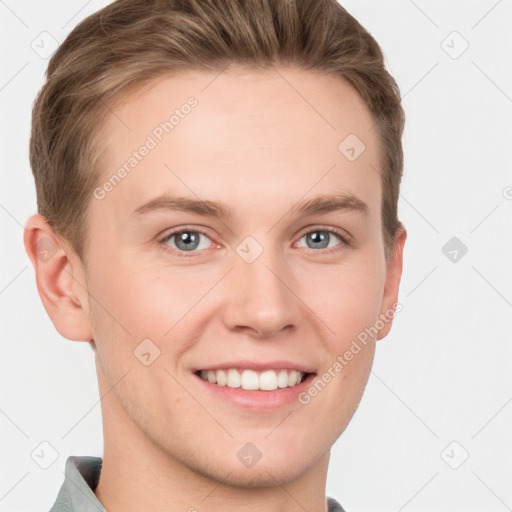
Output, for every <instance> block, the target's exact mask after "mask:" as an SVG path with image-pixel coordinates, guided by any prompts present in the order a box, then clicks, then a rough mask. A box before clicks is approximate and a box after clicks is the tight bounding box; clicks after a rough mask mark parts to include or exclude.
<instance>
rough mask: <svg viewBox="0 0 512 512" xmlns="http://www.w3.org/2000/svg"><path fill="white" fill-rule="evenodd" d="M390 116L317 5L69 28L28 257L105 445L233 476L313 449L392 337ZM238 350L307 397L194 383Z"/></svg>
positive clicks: (291, 469) (42, 123)
mask: <svg viewBox="0 0 512 512" xmlns="http://www.w3.org/2000/svg"><path fill="white" fill-rule="evenodd" d="M403 125H404V115H403V110H402V107H401V104H400V94H399V91H398V87H397V85H396V83H395V81H394V80H393V78H392V77H391V76H390V75H389V73H388V72H387V71H386V69H385V66H384V62H383V54H382V52H381V50H380V48H379V46H378V44H377V43H376V41H375V40H374V39H373V38H372V37H371V36H370V34H369V33H368V32H367V31H366V30H365V29H364V28H363V27H362V26H361V25H360V24H359V23H358V22H357V21H356V20H355V19H354V18H353V17H352V16H350V14H348V13H347V12H346V11H345V10H344V9H343V8H342V7H341V6H340V5H339V4H338V3H337V2H336V1H335V0H319V1H317V2H309V1H307V0H304V1H300V0H297V1H293V2H292V1H289V0H278V1H268V0H253V1H250V2H249V1H248V2H240V1H238V0H225V1H224V2H212V1H208V0H205V1H199V0H181V1H175V2H173V1H150V2H148V1H146V0H145V1H137V0H133V1H129V0H119V1H117V2H114V3H113V4H111V5H109V6H107V7H106V8H104V9H102V10H101V11H99V12H97V13H95V14H93V15H92V16H90V17H88V18H87V19H85V20H84V21H83V22H81V23H80V24H79V25H78V26H77V27H76V28H75V29H74V30H73V31H72V33H71V34H70V35H69V36H68V38H67V39H66V40H65V41H64V43H63V44H62V45H61V46H60V48H59V49H58V50H57V52H56V53H55V54H54V56H53V57H52V59H51V61H50V63H49V66H48V72H47V81H46V83H45V85H44V86H43V88H42V90H41V92H40V94H39V96H38V98H37V100H36V102H35V104H34V111H33V124H32V137H31V143H30V161H31V166H32V170H33V173H34V177H35V182H36V190H37V202H38V215H35V216H33V217H32V218H31V219H29V221H28V222H27V225H26V230H25V245H26V248H27V251H28V253H29V255H30V257H31V260H32V262H33V264H34V267H35V268H36V277H37V284H38V289H39V293H40V295H41V298H42V300H43V303H44V306H45V308H46V310H47V312H48V314H49V315H50V317H51V319H52V321H53V323H54V325H55V327H56V328H57V330H58V331H59V332H60V333H61V334H62V335H63V336H64V337H66V338H68V339H70V340H77V341H88V342H90V343H91V345H92V346H93V348H95V357H96V365H97V371H98V379H99V383H100V388H103V389H104V390H105V392H106V391H107V390H109V389H112V387H113V389H112V393H110V397H109V398H108V400H104V401H103V403H102V407H103V417H104V429H105V435H106V438H107V437H108V436H109V435H110V436H111V437H110V439H111V440H112V441H113V440H114V439H119V438H120V436H121V437H123V436H124V437H126V438H132V439H133V438H134V437H137V438H138V439H139V440H143V443H144V446H145V449H146V451H147V450H148V449H150V450H151V451H152V452H153V453H155V454H158V457H160V459H163V458H164V456H167V457H168V459H169V460H171V459H172V460H174V461H179V462H180V463H182V464H184V465H185V466H187V467H188V468H190V469H191V470H194V471H197V472H200V473H201V474H205V475H209V476H217V477H219V478H225V476H226V474H228V473H230V472H231V473H230V476H229V478H228V481H230V482H232V483H234V484H237V485H242V486H259V485H266V484H267V485H268V484H272V485H274V483H272V482H274V480H272V478H275V479H277V480H278V481H280V482H286V481H289V480H291V479H292V478H297V477H298V475H300V474H302V473H304V472H306V471H307V470H308V469H311V468H312V467H313V466H314V464H315V463H318V462H319V461H321V460H322V458H325V456H326V453H328V450H329V448H330V446H332V444H333V443H334V441H335V440H336V439H337V438H338V437H339V435H340V434H341V433H342V432H343V430H344V429H345V428H346V426H347V425H348V422H349V421H350V419H351V418H352V416H353V414H354V412H355V410H356V408H357V406H358V404H359V401H360V399H361V396H362V393H363V391H364V387H365V385H366V382H367V379H368V375H369V372H370V369H371V365H372V361H373V356H374V348H375V342H376V341H377V340H379V339H382V338H383V337H385V336H386V335H387V334H388V332H389V330H390V328H391V325H392V312H393V309H394V308H395V307H396V303H397V298H398V287H399V281H400V276H401V271H402V249H403V245H404V243H405V238H406V232H405V229H404V228H403V226H402V225H401V223H400V222H399V220H398V217H397V203H398V196H399V187H400V181H401V175H402V167H403V153H402V144H401V137H402V131H403ZM178 204H179V205H180V206H181V209H176V205H178ZM334 204H336V205H337V207H336V208H333V205H334ZM319 235H320V236H319ZM41 250H44V251H46V252H45V253H44V254H45V255H44V257H41V255H40V254H41ZM376 325H377V326H378V328H376V327H375V326H376ZM363 332H364V333H367V334H366V337H364V336H363V337H364V338H365V339H364V342H363V341H362V338H363V337H362V335H361V333H363ZM357 340H359V342H357ZM354 342H356V345H357V346H358V347H359V350H357V349H356V348H355V346H354ZM347 352H351V353H352V356H351V357H350V359H349V358H348V357H344V355H345V354H347ZM142 353H144V354H148V353H149V354H150V355H149V356H145V357H142V356H141V355H142ZM338 356H339V357H341V358H342V359H343V361H345V362H344V363H341V360H340V359H339V357H338ZM144 359H145V362H144V361H143V360H144ZM240 360H245V361H255V362H268V361H283V360H286V361H292V362H294V363H297V364H301V365H305V366H307V367H308V368H309V369H310V370H311V372H310V373H313V374H314V375H312V378H311V379H312V380H311V381H310V384H311V386H313V384H314V382H318V381H319V380H322V381H323V382H324V385H323V386H316V389H317V391H316V392H314V391H311V389H312V388H311V386H310V387H308V388H307V391H306V392H305V394H303V395H302V400H296V401H294V402H293V403H292V404H289V405H287V406H286V409H282V410H280V409H275V410H273V411H270V412H269V411H265V412H263V411H259V410H247V409H246V408H241V407H239V406H235V405H233V404H232V403H228V402H226V401H224V400H223V399H220V398H218V397H217V396H216V395H214V394H210V393H206V392H205V393H203V391H204V385H205V384H204V383H203V382H202V381H201V380H200V378H199V377H198V375H197V373H198V372H199V371H200V370H201V369H204V368H206V367H215V366H216V365H219V366H220V365H221V364H223V363H227V362H232V361H240ZM336 362H338V363H339V364H341V366H342V367H341V369H339V368H340V366H339V365H338V366H336ZM146 363H150V364H146ZM326 374H330V375H331V378H330V379H328V380H327V379H323V378H322V377H323V376H324V375H326ZM315 378H316V381H315ZM319 388H321V389H319ZM269 396H270V395H269ZM308 397H309V398H308ZM292 409H295V410H294V414H292V415H290V417H289V418H288V419H287V420H286V421H284V422H283V423H281V424H280V425H279V426H278V427H277V428H275V427H276V425H277V424H278V423H279V421H280V420H281V419H282V416H283V414H282V413H283V410H287V411H291V410H292ZM312 425H314V428H315V435H314V437H313V438H312V429H313V427H312ZM274 428H275V430H273V429H274ZM271 430H272V435H270V436H269V435H268V433H269V432H270V431H271ZM170 432H172V435H169V433H170ZM248 442H250V443H252V444H253V445H255V446H256V447H257V448H258V450H259V451H260V452H261V453H262V454H263V456H262V458H261V462H259V463H258V464H257V465H255V466H254V467H251V468H248V467H246V466H244V465H243V464H241V463H240V459H239V458H238V457H237V452H238V450H239V449H240V448H241V447H242V446H244V445H245V444H246V443H248ZM275 447H279V448H280V449H279V450H276V449H275ZM297 447H300V449H297ZM107 449H108V446H107V443H106V444H105V452H107ZM269 473H270V475H272V477H270V476H269Z"/></svg>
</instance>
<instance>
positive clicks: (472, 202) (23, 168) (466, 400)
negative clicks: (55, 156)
mask: <svg viewBox="0 0 512 512" xmlns="http://www.w3.org/2000/svg"><path fill="white" fill-rule="evenodd" d="M107 3H108V2H107V1H100V0H96V1H95V0H93V1H89V2H87V1H85V0H72V1H71V0H68V1H67V2H55V1H53V2H50V1H44V2H38V1H34V0H33V1H17V2H15V1H14V0H4V1H0V48H1V49H2V53H1V66H0V73H1V75H0V108H1V111H0V120H1V137H0V145H1V146H0V151H1V159H0V163H1V185H2V186H1V187H0V221H1V224H0V225H1V239H2V251H1V258H2V261H1V265H0V270H1V275H0V314H1V327H2V351H1V357H0V365H1V367H0V379H1V381H0V389H1V390H2V391H1V395H0V431H1V434H2V435H1V437H0V446H1V453H0V457H1V461H2V464H1V473H0V512H5V511H12V512H21V511H30V512H33V511H35V510H39V511H44V510H48V509H49V508H50V507H51V505H52V504H53V502H54V500H55V498H56V495H57V492H58V490H59V488H60V486H61V484H62V481H63V478H64V475H63V471H64V463H65V460H66V458H67V457H68V456H69V455H98V456H101V455H102V450H103V440H102V431H101V416H100V404H99V400H100V397H99V394H98V388H97V382H96V374H95V368H94V359H93V354H92V351H91V350H90V348H89V347H88V346H87V345H86V344H85V343H79V342H71V341H68V340H65V339H64V338H62V337H61V336H60V335H59V334H58V333H57V331H56V330H55V329H54V327H53V325H52V323H51V321H50V320H49V318H48V316H47V314H46V312H45V310H44V308H43V306H42V304H41V301H40V299H39V296H38V293H37V290H36V286H35V279H34V273H33V269H32V266H31V264H30V261H29V259H28V257H27V256H26V253H25V250H24V247H23V243H22V236H23V225H24V223H25V221H26V219H27V218H28V216H29V215H31V214H32V213H35V211H36V197H35V188H34V182H33V178H32V174H31V171H30V168H29V162H28V140H29V130H30V113H31V112H30V111H31V105H32V102H33V100H34V98H35V96H36V93H37V91H38V90H39V88H40V87H41V85H42V83H43V74H44V71H45V69H46V66H47V62H48V60H47V59H46V58H44V57H46V55H44V52H46V51H48V50H52V49H53V47H52V44H54V43H53V42H52V38H54V39H55V40H56V41H57V42H59V43H60V42H62V41H63V40H64V38H65V36H66V35H67V34H68V33H69V31H70V30H71V29H72V28H73V27H74V26H75V25H76V24H77V23H78V22H79V21H80V20H81V19H83V18H84V17H85V16H87V15H89V14H91V13H92V12H94V11H96V10H97V9H99V8H101V7H103V6H104V5H106V4H107ZM342 4H343V5H344V6H345V7H346V8H347V10H348V11H349V12H351V14H353V15H354V16H355V17H356V18H357V19H358V20H359V21H360V22H361V23H362V24H363V25H364V26H365V27H366V28H367V29H368V30H369V31H370V32H371V33H372V34H373V35H374V36H375V37H376V39H377V41H378V42H379V43H380V44H381V46H382V47H383V49H384V52H385V54H386V57H387V64H388V67H389V69H390V71H391V73H392V74H393V75H394V76H395V78H396V79H397V81H398V83H399V86H400V88H401V91H402V96H403V103H404V108H405V110H406V114H407V126H406V132H405V137H404V145H405V153H406V164H405V175H404V180H403V184H402V193H401V199H400V205H399V208H400V210H399V216H400V218H401V220H402V221H403V222H404V224H405V226H406V227H407V229H408V233H409V236H408V239H407V243H406V247H405V254H404V258H405V263H404V273H403V278H402V285H401V294H400V301H401V302H402V304H403V311H402V312H400V313H399V314H398V315H397V317H396V319H395V324H394V327H393V329H392V332H391V334H390V335H389V336H388V337H387V338H385V339H384V340H381V341H379V342H378V345H377V353H376V357H375V363H374V367H373V371H372V374H371V376H370V380H369V383H368V386H367V389H366V392H365V395H364V397H363V400H362V402H361V405H360V407H359V409H358V411H357V412H356V414H355V416H354V418H353V420H352V422H351V423H350V425H349V426H348V428H347V430H346V431H345V432H344V434H343V435H342V436H341V438H340V439H339V440H338V442H337V443H336V444H335V446H334V447H333V450H332V456H331V466H330V471H329V475H328V481H327V495H329V496H333V497H335V498H336V499H338V500H339V501H340V503H341V504H342V505H343V506H344V507H345V508H346V509H347V511H348V512H356V511H361V512H363V511H396V512H399V511H402V510H403V511H405V512H409V511H466V512H468V511H486V512H489V511H496V512H500V511H505V510H512V485H511V483H512V441H511V435H510V433H511V432H512V430H511V426H512V372H511V370H512V348H511V343H510V342H511V339H512V336H511V335H512V328H511V319H512V315H511V313H512V272H511V270H510V267H511V262H512V230H511V226H512V223H511V220H512V215H511V213H512V172H511V163H512V162H511V160H512V149H511V146H512V73H511V65H510V63H511V62H512V59H511V57H512V52H511V50H512V30H511V26H512V25H511V21H512V1H511V0H500V1H496V0H482V1H478V2H477V1H462V0H460V1H450V2H447V1H426V0H416V1H414V2H413V1H412V0H400V1H399V0H395V1H382V0H380V1H377V0H374V1H361V0H347V1H344V2H342ZM454 31H455V32H457V33H458V34H454ZM42 32H45V34H43V35H41V33H42ZM443 41H444V42H443ZM466 44H468V45H469V46H468V48H467V50H466V51H464V52H463V53H461V51H462V50H463V49H464V48H465V46H466ZM38 53H39V54H43V55H42V56H40V55H39V54H38ZM459 54H460V55H459ZM452 237H457V238H458V239H459V240H460V242H462V243H463V244H464V245H465V246H466V247H467V248H468V252H467V254H465V255H464V256H462V257H461V254H462V253H461V252H460V249H457V248H455V250H457V251H458V252H457V258H458V260H457V261H456V262H453V261H450V259H449V257H451V258H453V257H454V256H455V253H453V252H452V253H451V255H450V254H448V256H449V257H447V256H445V254H444V253H443V250H442V248H443V247H444V246H445V244H446V243H447V242H448V241H449V240H450V239H451V238H452ZM456 243H457V244H460V243H459V242H456ZM449 250H453V248H451V247H449V248H448V249H447V250H445V252H447V253H448V251H449ZM42 442H47V443H49V444H50V445H51V446H52V447H54V449H55V450H56V451H57V453H58V457H57V459H56V460H55V462H54V463H53V464H52V465H50V467H49V468H48V469H43V468H41V467H40V465H38V463H36V462H35V459H37V458H36V457H34V459H33V458H32V455H31V454H32V453H33V452H34V450H35V451H36V452H37V453H41V449H43V451H44V452H45V453H46V454H47V455H46V456H47V457H50V456H51V450H50V449H49V448H48V447H47V445H43V446H42V447H41V445H40V444H41V443H42ZM45 447H46V448H45ZM48 454H50V455H48ZM466 456H468V458H467V460H465V461H464V458H465V457H466ZM48 461H50V459H48ZM463 461H464V462H463ZM462 462H463V463H462ZM461 463H462V464H461ZM459 465H460V467H459V468H458V469H454V467H457V466H459Z"/></svg>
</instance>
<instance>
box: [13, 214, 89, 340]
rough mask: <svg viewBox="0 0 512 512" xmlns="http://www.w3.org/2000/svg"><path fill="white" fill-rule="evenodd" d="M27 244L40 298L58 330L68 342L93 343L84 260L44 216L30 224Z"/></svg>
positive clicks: (26, 226)
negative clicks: (81, 259)
mask: <svg viewBox="0 0 512 512" xmlns="http://www.w3.org/2000/svg"><path fill="white" fill-rule="evenodd" d="M23 241H24V244H25V250H26V251H27V254H28V256H29V258H30V261H31V262H32V265H33V266H34V270H35V275H36V283H37V290H38V292H39V296H40V297H41V301H42V302H43V305H44V308H45V310H46V312H47V313H48V316H49V317H50V319H51V321H52V322H53V325H54V326H55V328H56V329H57V331H58V332H59V333H60V334H61V335H62V336H63V337H64V338H67V339H68V340H74V341H91V340H92V339H93V338H92V332H91V327H90V324H89V300H88V299H89V296H88V293H87V284H86V282H85V273H84V270H83V265H82V262H81V261H80V258H78V256H77V255H76V253H75V252H74V251H72V249H71V248H70V247H69V246H68V244H66V243H65V242H64V241H63V240H62V238H61V237H60V236H58V235H56V234H55V232H54V231H53V229H52V228H51V226H50V225H49V224H48V222H47V220H46V217H44V216H43V215H40V214H35V215H32V216H31V217H30V218H29V219H28V221H27V222H26V224H25V231H24V236H23ZM63 247H64V248H63Z"/></svg>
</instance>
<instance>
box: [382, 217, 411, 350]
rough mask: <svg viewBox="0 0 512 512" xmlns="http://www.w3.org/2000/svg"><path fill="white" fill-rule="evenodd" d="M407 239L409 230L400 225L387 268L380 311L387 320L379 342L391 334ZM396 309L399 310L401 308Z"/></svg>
mask: <svg viewBox="0 0 512 512" xmlns="http://www.w3.org/2000/svg"><path fill="white" fill-rule="evenodd" d="M406 239H407V230H406V229H405V227H404V225H403V224H402V223H400V226H399V228H398V229H397V232H396V234H395V240H394V243H393V250H392V254H391V256H390V258H389V261H388V262H387V266H386V284H385V287H384V295H383V297H382V307H381V311H380V314H381V318H385V320H383V323H384V326H383V328H382V329H381V330H380V331H379V334H378V335H377V340H381V339H382V338H385V337H386V336H387V335H388V334H389V331H390V330H391V326H392V325H393V317H394V313H393V310H394V309H395V305H396V304H397V302H398V290H399V288H400V280H401V278H402V267H403V250H404V244H405V241H406ZM396 309H397V310H399V308H396Z"/></svg>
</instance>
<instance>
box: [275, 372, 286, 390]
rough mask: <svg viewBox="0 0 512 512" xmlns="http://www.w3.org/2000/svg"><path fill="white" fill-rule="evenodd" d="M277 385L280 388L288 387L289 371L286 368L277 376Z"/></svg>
mask: <svg viewBox="0 0 512 512" xmlns="http://www.w3.org/2000/svg"><path fill="white" fill-rule="evenodd" d="M277 385H278V386H279V387H280V388H286V387H288V372H287V371H286V370H281V371H280V372H279V375H278V376H277Z"/></svg>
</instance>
